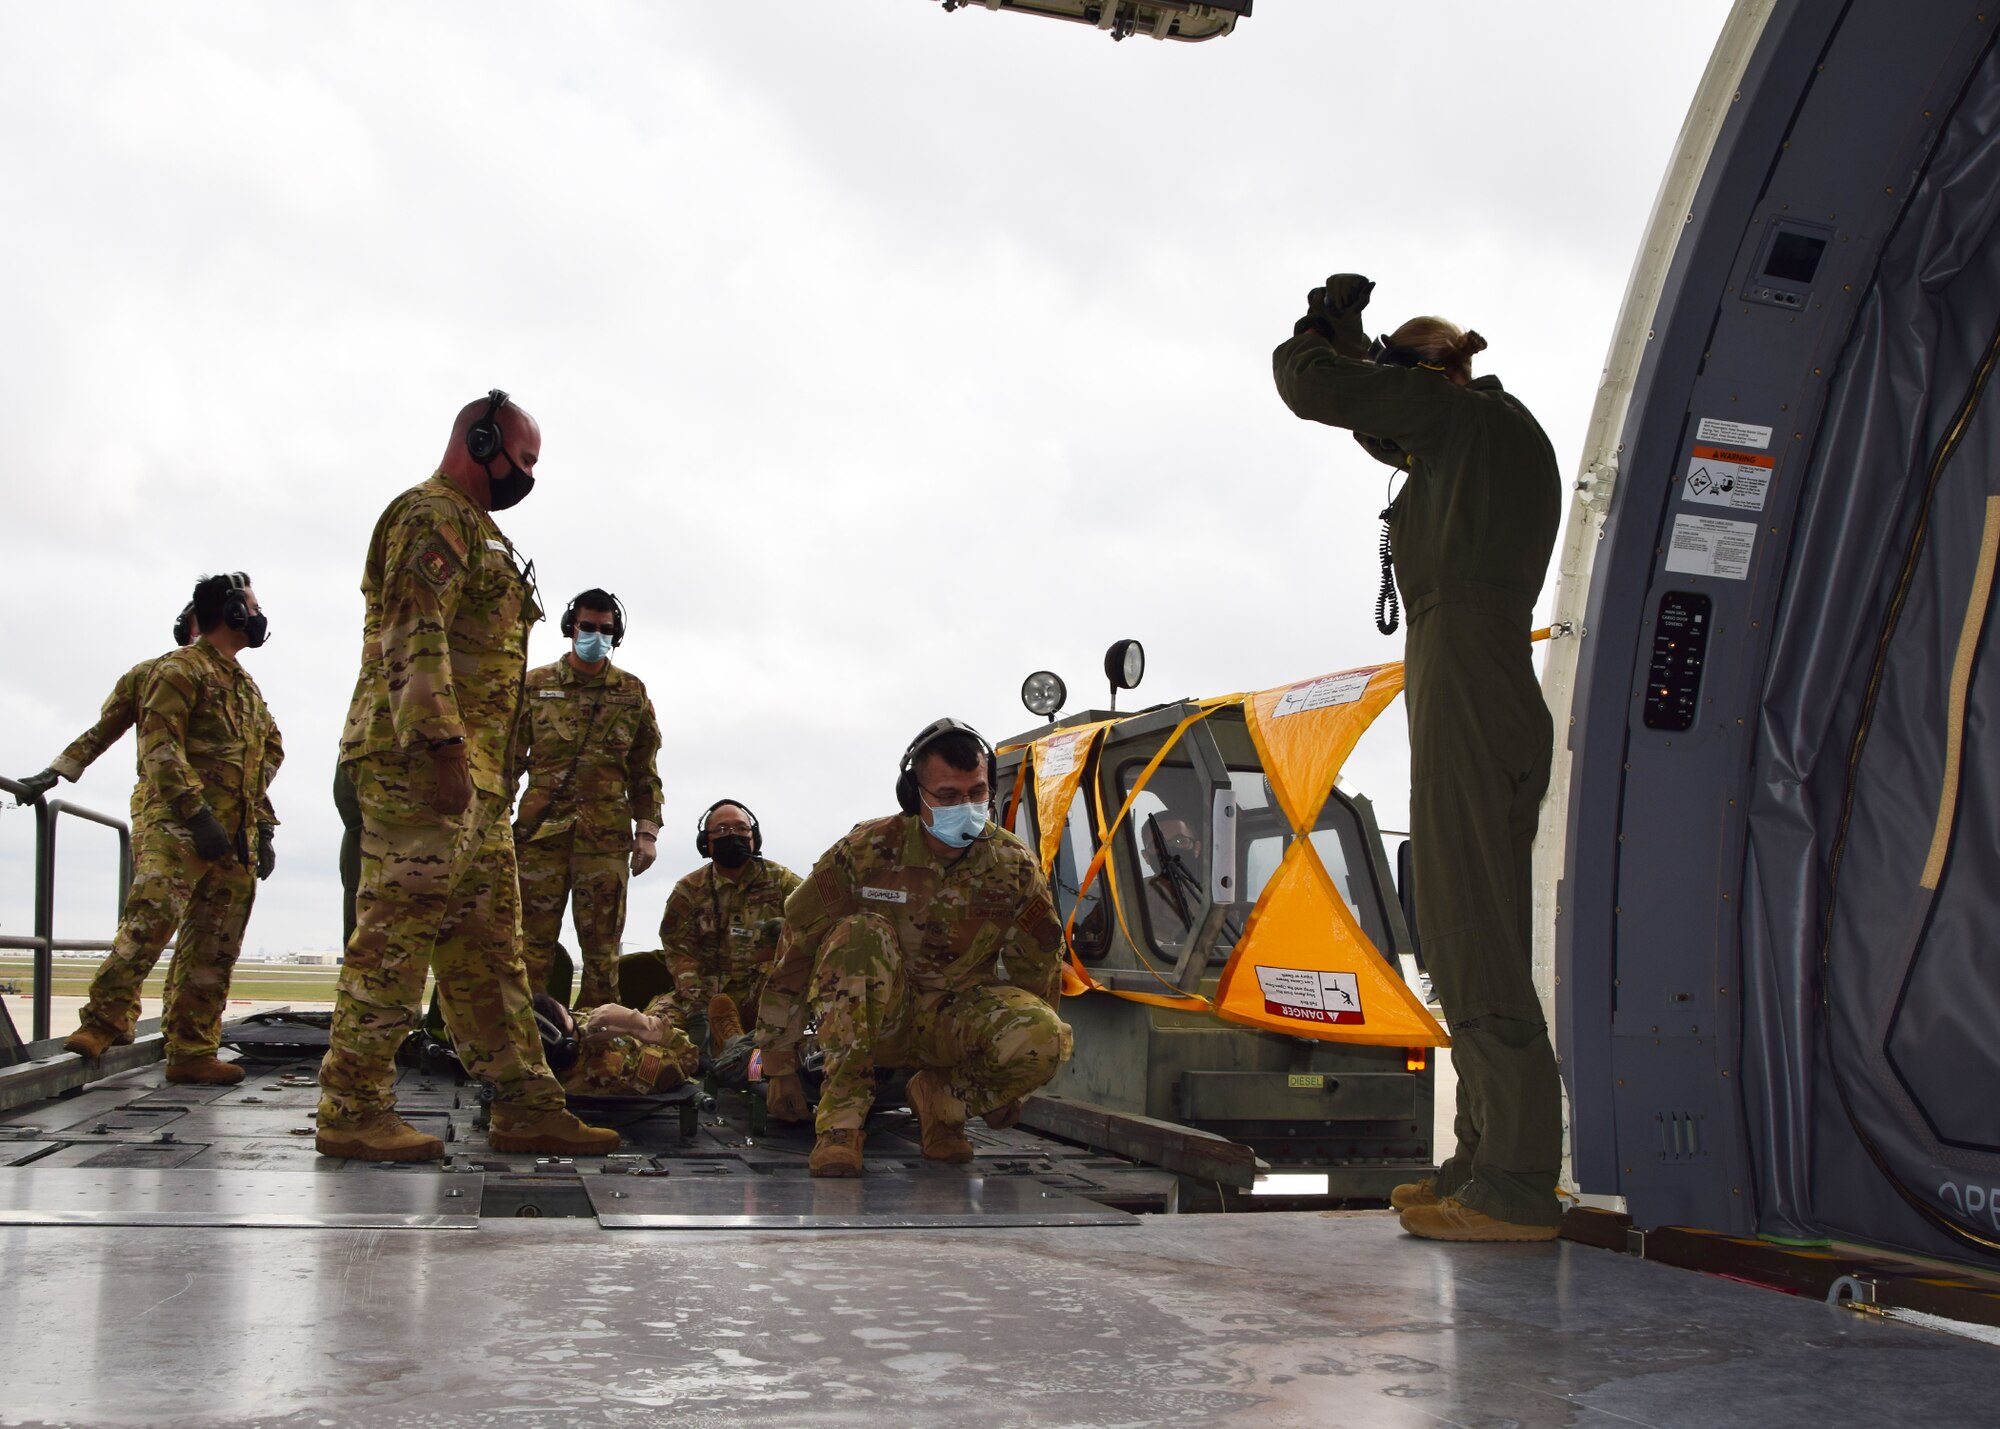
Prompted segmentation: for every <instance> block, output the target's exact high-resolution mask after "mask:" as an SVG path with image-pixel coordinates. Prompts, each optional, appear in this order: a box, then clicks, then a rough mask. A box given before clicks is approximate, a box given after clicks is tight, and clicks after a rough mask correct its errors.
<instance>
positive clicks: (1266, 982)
mask: <svg viewBox="0 0 2000 1429" xmlns="http://www.w3.org/2000/svg"><path fill="white" fill-rule="evenodd" d="M1257 985H1258V987H1259V988H1261V989H1262V990H1263V993H1264V1011H1265V1012H1267V1013H1269V1014H1270V1015H1271V1016H1273V1017H1290V1018H1293V1019H1295V1020H1297V1021H1300V1022H1339V1023H1345V1024H1349V1025H1352V1024H1355V1023H1359V1022H1365V1021H1366V1020H1367V1019H1366V1018H1364V1017H1363V1016H1362V1015H1361V979H1360V978H1358V977H1356V976H1355V975H1354V974H1353V973H1332V972H1315V971H1313V970H1312V969H1310V968H1258V969H1257Z"/></svg>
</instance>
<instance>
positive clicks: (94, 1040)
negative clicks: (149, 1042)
mask: <svg viewBox="0 0 2000 1429" xmlns="http://www.w3.org/2000/svg"><path fill="white" fill-rule="evenodd" d="M124 1040H125V1041H127V1042H130V1041H131V1040H132V1039H131V1038H130V1037H127V1038H125V1039H124ZM118 1041H119V1037H118V1034H117V1033H116V1032H111V1031H107V1030H106V1029H104V1028H102V1027H91V1026H87V1025H86V1026H83V1027H79V1028H77V1029H76V1031H74V1032H72V1033H70V1034H69V1036H68V1037H66V1038H64V1039H63V1051H65V1052H74V1053H76V1055H77V1056H79V1057H88V1058H90V1060H92V1061H96V1060H97V1059H98V1058H99V1057H102V1056H103V1055H104V1053H105V1051H106V1050H107V1049H109V1048H111V1047H113V1046H116V1045H117V1044H118Z"/></svg>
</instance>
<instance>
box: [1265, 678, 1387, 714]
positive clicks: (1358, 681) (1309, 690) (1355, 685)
mask: <svg viewBox="0 0 2000 1429" xmlns="http://www.w3.org/2000/svg"><path fill="white" fill-rule="evenodd" d="M1374 678H1375V672H1374V671H1373V670H1354V671H1351V672H1349V673H1348V674H1345V675H1324V676H1322V677H1321V678H1319V679H1317V680H1308V681H1306V682H1305V683H1304V684H1303V685H1293V686H1292V687H1291V688H1290V689H1289V690H1286V691H1285V692H1284V693H1283V694H1282V695H1280V696H1278V703H1277V705H1276V706H1275V707H1274V708H1273V709H1272V710H1271V718H1272V719H1277V718H1278V717H1279V716H1281V715H1295V714H1304V713H1306V711H1308V710H1323V709H1325V708H1326V707H1327V706H1329V705H1351V704H1353V703H1354V702H1355V701H1356V700H1358V699H1360V698H1361V697H1362V696H1363V695H1365V694H1367V693H1368V682H1369V681H1370V680H1372V679H1374Z"/></svg>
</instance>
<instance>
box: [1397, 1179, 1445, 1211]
mask: <svg viewBox="0 0 2000 1429" xmlns="http://www.w3.org/2000/svg"><path fill="white" fill-rule="evenodd" d="M1437 1203H1438V1193H1437V1186H1436V1185H1435V1183H1433V1182H1432V1180H1431V1178H1430V1177H1428V1176H1426V1177H1424V1179H1423V1180H1421V1181H1408V1182H1405V1183H1404V1184H1403V1185H1400V1186H1398V1187H1396V1189H1395V1190H1393V1191H1391V1192H1390V1193H1389V1208H1390V1209H1391V1210H1396V1211H1413V1210H1415V1209H1416V1208H1417V1207H1418V1206H1435V1205H1436V1204H1437Z"/></svg>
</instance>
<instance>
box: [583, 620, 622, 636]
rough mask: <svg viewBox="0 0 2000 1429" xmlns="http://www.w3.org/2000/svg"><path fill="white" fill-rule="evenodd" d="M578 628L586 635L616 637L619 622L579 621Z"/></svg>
mask: <svg viewBox="0 0 2000 1429" xmlns="http://www.w3.org/2000/svg"><path fill="white" fill-rule="evenodd" d="M576 628H577V629H578V630H581V631H582V632H583V633H584V634H585V635H616V634H617V633H618V622H617V621H615V620H579V621H577V622H576Z"/></svg>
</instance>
